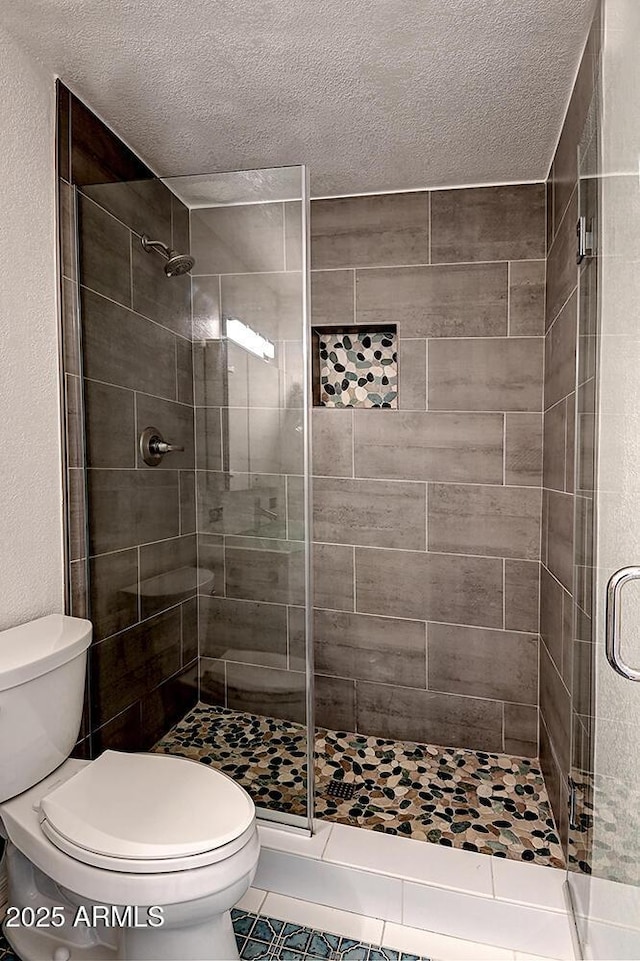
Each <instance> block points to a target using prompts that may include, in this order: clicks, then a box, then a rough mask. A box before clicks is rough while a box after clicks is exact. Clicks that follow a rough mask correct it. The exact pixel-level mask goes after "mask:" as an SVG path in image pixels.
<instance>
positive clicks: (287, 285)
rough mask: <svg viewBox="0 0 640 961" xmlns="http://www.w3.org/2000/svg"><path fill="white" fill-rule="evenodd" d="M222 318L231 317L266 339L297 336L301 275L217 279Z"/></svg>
mask: <svg viewBox="0 0 640 961" xmlns="http://www.w3.org/2000/svg"><path fill="white" fill-rule="evenodd" d="M220 309H221V311H222V316H223V317H235V318H237V319H238V320H241V321H242V322H243V323H244V324H248V325H249V327H252V328H253V329H254V330H257V331H259V332H260V333H261V334H262V335H263V337H268V338H269V339H270V340H296V339H300V337H301V317H302V275H301V274H299V273H272V274H270V273H259V274H240V275H233V274H231V275H229V276H223V277H222V278H221V308H220Z"/></svg>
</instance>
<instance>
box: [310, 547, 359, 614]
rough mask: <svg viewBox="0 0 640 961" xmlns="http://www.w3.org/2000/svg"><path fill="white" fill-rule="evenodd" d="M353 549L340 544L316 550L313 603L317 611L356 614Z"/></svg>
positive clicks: (314, 550)
mask: <svg viewBox="0 0 640 961" xmlns="http://www.w3.org/2000/svg"><path fill="white" fill-rule="evenodd" d="M353 554H354V548H353V547H341V546H339V545H337V544H314V546H313V602H314V604H315V606H316V607H326V608H330V609H332V610H337V611H353V610H354V605H353V597H354V577H355V574H354V560H353Z"/></svg>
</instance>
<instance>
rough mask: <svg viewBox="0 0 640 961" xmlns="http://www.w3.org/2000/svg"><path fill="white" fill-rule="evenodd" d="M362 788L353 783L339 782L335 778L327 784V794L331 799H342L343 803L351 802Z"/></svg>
mask: <svg viewBox="0 0 640 961" xmlns="http://www.w3.org/2000/svg"><path fill="white" fill-rule="evenodd" d="M361 788H362V785H361V784H354V783H353V782H347V781H337V780H336V779H335V778H333V779H332V780H331V781H329V783H328V784H327V794H328V795H329V797H336V798H340V800H342V801H350V800H351V798H352V797H353V795H354V794H355V793H356V791H360V790H361Z"/></svg>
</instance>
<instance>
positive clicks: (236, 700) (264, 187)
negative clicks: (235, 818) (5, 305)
mask: <svg viewBox="0 0 640 961" xmlns="http://www.w3.org/2000/svg"><path fill="white" fill-rule="evenodd" d="M79 203H80V208H81V209H80V212H81V216H80V219H79V237H78V239H79V248H80V251H81V254H82V253H83V252H84V255H83V256H81V264H82V277H81V282H82V284H83V285H84V286H86V288H87V290H86V291H85V292H84V294H83V297H82V305H81V313H82V329H83V350H82V355H83V358H84V366H85V370H84V380H83V383H84V387H85V389H84V401H85V405H86V408H87V412H86V417H85V422H86V428H87V429H86V442H87V450H88V470H87V477H88V491H89V498H88V529H89V532H90V539H91V542H92V543H91V547H90V553H91V555H92V560H91V562H90V564H89V577H88V588H87V591H88V594H89V596H90V597H91V598H92V600H93V602H94V603H93V614H94V616H95V615H97V616H98V620H99V637H100V638H101V641H102V639H104V642H105V649H106V647H108V646H112V644H113V642H112V635H114V634H122V631H123V630H124V634H123V637H124V636H125V635H126V634H127V632H128V631H134V632H136V631H137V634H136V635H135V636H134V638H133V641H134V642H138V647H140V646H141V645H140V640H141V638H142V635H143V634H144V637H145V643H146V648H147V653H146V659H145V657H144V656H143V655H142V654H139V655H136V656H137V657H138V660H137V661H136V663H135V664H131V665H130V671H129V673H134V674H135V676H136V677H137V679H138V680H137V685H138V686H137V688H136V690H133V689H132V690H131V691H130V692H128V693H125V694H123V695H122V697H121V701H131V700H132V699H137V701H138V707H137V716H138V718H139V717H140V716H143V717H149V718H151V717H152V716H153V722H154V723H150V722H145V721H143V722H142V730H141V731H140V736H139V737H137V738H130V739H129V743H130V744H132V743H133V744H134V747H136V748H137V749H141V750H148V749H152V750H159V751H165V752H169V753H178V754H183V755H186V756H189V757H193V758H194V759H197V760H200V761H203V762H204V763H209V764H212V765H214V766H216V767H219V768H222V769H223V770H224V771H225V772H226V773H227V774H229V775H230V776H232V777H235V778H237V779H238V780H239V781H240V783H242V784H243V786H244V787H246V788H247V790H248V791H249V793H250V794H251V795H252V797H253V798H254V800H255V802H256V805H257V806H258V809H259V812H260V814H261V815H262V816H263V817H266V818H269V819H272V820H277V821H288V822H290V823H292V824H296V825H298V826H304V827H309V826H310V823H311V822H310V816H311V810H312V790H311V784H310V779H311V777H312V773H313V765H312V763H310V758H311V757H312V739H309V738H308V736H307V732H308V729H309V727H310V726H311V727H312V724H313V718H312V690H311V683H312V668H311V662H310V656H309V655H310V649H311V648H310V643H311V642H310V613H309V611H310V578H311V575H310V571H311V563H310V531H309V523H308V518H309V430H308V426H309V425H308V418H309V413H308V406H309V404H308V396H307V393H308V387H307V380H308V379H307V376H306V370H307V356H308V345H307V331H308V328H309V325H308V323H307V313H308V287H309V275H308V254H307V244H308V239H307V234H308V227H307V225H308V192H307V184H306V171H305V169H304V168H303V167H286V168H276V169H268V170H255V171H240V172H234V173H224V174H211V175H198V176H184V177H175V178H168V179H164V180H147V181H139V182H136V183H118V184H98V185H94V186H91V187H83V188H82V197H81V198H80V199H79ZM83 206H84V209H83ZM145 431H146V434H145ZM143 435H144V437H143ZM145 438H146V442H147V447H146V448H145V447H144V443H143V442H144V440H145ZM163 444H164V445H168V448H169V449H167V447H163ZM107 471H109V473H107ZM116 471H118V472H122V473H121V474H120V473H118V474H116V473H115V472H116ZM118 484H119V485H120V487H118ZM104 488H107V489H108V491H107V494H106V495H105V493H104ZM107 554H108V555H109V557H110V558H111V560H110V561H109V560H106V559H105V558H106V555H107ZM116 554H117V559H114V558H115V557H116ZM103 555H104V556H103ZM114 568H117V570H114ZM109 610H110V611H111V615H110V616H107V615H106V614H105V611H109ZM119 612H120V613H121V615H122V616H121V617H120V619H119V620H118V614H119ZM121 653H122V654H123V657H124V659H125V660H126V659H127V658H128V659H129V660H135V657H133V656H132V654H131V653H130V651H129V649H127V651H126V652H125V651H124V648H123V650H122V652H121ZM112 656H113V657H114V658H117V656H118V655H117V651H115V650H114V652H113V655H112ZM116 673H117V672H116ZM128 680H129V679H128V678H123V679H121V682H122V683H121V685H120V686H121V688H123V687H124V689H126V683H128ZM112 682H113V679H112V681H111V682H109V683H110V684H111V687H113V683H112ZM92 684H93V693H92V698H93V700H94V701H95V702H96V704H98V705H100V709H99V710H98V714H97V716H98V718H99V721H100V723H101V724H102V725H104V723H105V720H106V721H107V722H111V720H112V718H111V715H110V708H104V705H103V702H104V701H105V696H106V695H105V694H104V692H103V691H102V687H103V686H105V685H107V684H108V682H107V674H106V670H105V667H104V666H102V665H98V666H97V667H96V670H95V671H94V675H92ZM118 706H120V702H118ZM123 706H127V707H128V705H123ZM105 711H106V713H105ZM107 715H109V716H108V717H107ZM123 723H124V724H126V723H127V722H126V721H123ZM101 744H102V746H114V745H113V743H112V742H111V741H109V739H108V738H107V739H106V742H105V738H103V739H102V741H101ZM310 772H311V773H310Z"/></svg>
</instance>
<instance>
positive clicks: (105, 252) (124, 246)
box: [78, 194, 131, 307]
mask: <svg viewBox="0 0 640 961" xmlns="http://www.w3.org/2000/svg"><path fill="white" fill-rule="evenodd" d="M78 200H79V212H78V216H79V219H80V229H79V231H78V234H79V242H80V283H81V284H83V286H85V287H90V288H91V289H92V290H95V291H97V293H99V294H104V296H105V297H109V298H110V300H116V301H117V302H118V303H119V304H123V305H124V306H125V307H130V306H131V250H130V237H131V233H130V231H129V230H128V229H127V227H125V226H124V225H123V224H121V223H120V222H119V221H117V220H116V219H115V218H114V217H112V216H111V215H110V214H108V213H107V212H106V211H105V210H103V209H102V208H101V207H98V206H97V205H96V204H94V203H92V202H91V201H90V200H87V198H86V197H83V196H82V194H80V195H79V197H78Z"/></svg>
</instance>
